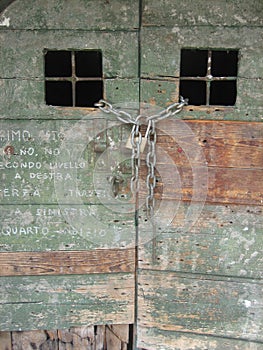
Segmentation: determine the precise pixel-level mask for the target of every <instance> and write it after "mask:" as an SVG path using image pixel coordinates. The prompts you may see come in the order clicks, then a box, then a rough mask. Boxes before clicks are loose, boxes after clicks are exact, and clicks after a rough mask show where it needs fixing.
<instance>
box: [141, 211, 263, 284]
mask: <svg viewBox="0 0 263 350" xmlns="http://www.w3.org/2000/svg"><path fill="white" fill-rule="evenodd" d="M185 209H186V208H185ZM176 214H177V215H176ZM184 220H185V212H184V211H183V212H181V210H178V212H177V213H175V219H174V222H173V224H172V225H171V226H170V228H169V229H166V230H163V232H160V233H158V231H157V234H156V236H155V237H153V238H152V239H151V240H149V241H148V242H147V243H145V244H142V245H140V246H139V267H140V268H143V269H154V270H167V271H179V272H183V273H195V274H207V275H217V276H239V277H243V278H255V279H256V278H257V279H260V278H262V271H263V258H262V251H263V242H262V227H263V216H262V208H260V207H258V208H257V207H242V206H237V205H232V206H208V205H206V206H205V207H204V208H203V210H202V213H201V214H200V217H199V219H198V220H197V221H196V223H195V225H193V226H192V227H191V228H190V229H188V230H187V229H186V225H185V227H184ZM145 236H146V234H145V233H143V232H141V233H140V237H141V240H143V238H144V237H145Z"/></svg>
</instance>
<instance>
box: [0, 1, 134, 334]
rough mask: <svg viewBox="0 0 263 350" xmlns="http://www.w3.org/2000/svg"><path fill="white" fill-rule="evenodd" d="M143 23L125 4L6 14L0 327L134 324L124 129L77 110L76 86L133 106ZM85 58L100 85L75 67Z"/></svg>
mask: <svg viewBox="0 0 263 350" xmlns="http://www.w3.org/2000/svg"><path fill="white" fill-rule="evenodd" d="M1 5H2V7H4V5H7V4H6V2H1ZM138 18H139V16H138V4H137V2H132V3H131V2H129V1H122V2H121V4H120V3H119V1H114V2H112V1H111V2H110V3H108V2H107V1H99V2H98V1H78V0H77V1H72V2H71V1H48V2H47V1H14V2H12V3H11V4H10V5H9V6H8V7H6V9H5V10H4V11H3V12H2V13H1V27H0V36H1V63H0V71H1V73H0V76H1V97H0V99H1V103H0V105H1V107H0V109H1V112H0V115H1V121H0V123H1V131H0V132H1V135H0V138H1V146H0V148H1V189H0V196H1V231H0V232H1V233H0V249H1V258H0V259H1V326H0V328H1V330H19V329H23V330H32V329H61V328H69V327H71V326H74V325H75V326H79V325H87V324H105V323H111V324H112V323H113V324H114V323H116V324H129V323H133V322H134V266H135V259H134V257H135V249H134V241H135V235H134V222H133V214H132V213H131V212H130V211H129V210H128V209H129V208H128V209H127V210H126V208H125V206H126V202H125V197H126V192H125V186H123V193H122V192H120V193H119V194H118V196H119V197H118V199H116V200H115V198H114V193H113V192H112V191H111V179H110V177H112V176H113V175H114V174H115V173H116V174H117V173H120V172H122V171H123V172H124V173H125V174H126V175H125V174H124V180H125V179H126V178H127V177H128V176H129V172H130V169H129V167H128V168H127V167H126V168H127V169H126V171H124V170H122V169H124V168H125V160H124V163H123V162H122V159H121V160H120V159H119V158H120V154H119V152H116V150H118V145H119V144H120V143H121V142H122V139H123V138H125V139H126V138H127V136H126V135H128V134H129V126H128V127H127V126H123V125H121V123H120V122H117V120H116V118H115V117H112V116H106V117H105V115H103V114H102V113H101V112H100V111H99V110H98V108H90V106H84V107H83V106H82V105H81V104H82V103H83V101H84V102H85V101H86V99H87V100H89V98H90V95H92V94H93V90H92V89H93V86H92V87H91V88H88V92H87V94H86V97H85V96H83V91H82V92H81V84H83V83H84V84H93V83H94V82H95V85H94V89H95V88H96V83H98V82H99V84H103V96H104V97H105V98H106V99H108V100H110V101H114V103H118V102H123V101H125V102H129V101H132V102H136V101H138V98H139V97H138V96H139V81H138V38H137V36H138ZM49 52H51V56H52V55H53V56H56V57H55V58H54V57H53V61H52V60H51V61H52V62H51V63H50V62H49V63H48V62H47V59H46V57H47V55H49V57H50V54H49ZM90 52H93V53H94V52H95V53H96V52H100V55H101V56H102V77H98V71H99V70H100V68H98V67H97V66H96V65H95V67H93V66H92V63H89V64H90V65H91V66H87V65H85V64H84V65H83V64H82V65H81V54H83V53H84V55H85V54H89V53H90ZM79 53H80V54H79ZM68 57H70V59H68ZM51 58H52V57H51ZM56 60H61V61H56ZM47 64H50V66H49V67H48V68H47ZM54 69H56V71H55V72H54ZM52 70H53V72H52ZM63 70H64V72H63ZM81 70H82V71H84V72H85V71H89V72H90V75H89V77H88V78H83V74H84V73H83V72H82V71H81ZM68 71H70V73H69V74H68ZM50 72H51V73H50ZM73 73H74V74H75V76H76V77H75V78H74V79H75V81H73V80H74V79H73V80H72V77H71V76H73ZM63 75H64V77H63ZM53 77H57V78H55V79H54V78H53ZM84 77H86V75H84ZM83 79H84V80H83ZM85 79H86V80H85ZM54 83H55V84H57V83H58V85H55V87H54V88H53V86H54ZM73 83H74V84H75V86H73V85H74V84H73ZM48 84H51V85H50V86H51V90H50V91H47V90H45V89H47V87H48V88H50V86H48ZM52 84H53V85H52ZM61 84H62V85H61ZM63 84H64V85H63ZM71 84H73V85H72V86H71ZM69 86H70V87H69ZM68 87H69V89H75V90H76V91H75V92H70V93H68V92H67V89H68ZM64 88H65V89H64ZM52 89H53V90H52ZM60 89H62V90H61V91H62V92H61V91H60ZM63 89H64V90H63ZM59 91H60V92H59ZM48 94H49V95H50V96H49V99H48V101H47V96H48ZM52 94H53V95H52ZM72 94H73V97H72ZM74 94H75V96H74ZM54 95H55V96H57V95H58V96H60V99H61V101H54ZM81 99H82V102H81ZM72 101H73V102H72ZM74 101H75V102H74ZM78 101H79V102H78ZM107 149H111V151H112V152H111V154H112V157H113V158H114V159H113V161H112V162H113V163H111V164H109V163H107V154H106V153H105V152H106V150H107ZM115 154H116V157H115ZM120 161H121V163H120ZM119 163H120V164H119ZM122 163H123V164H122ZM110 165H111V166H112V167H114V169H111V168H109V166H110ZM118 166H119V167H120V168H121V169H119V168H118ZM97 176H100V178H101V177H102V176H104V180H105V183H103V182H102V183H100V182H98V181H97ZM95 179H96V181H95ZM126 180H127V179H126ZM126 180H125V181H126ZM123 198H124V199H123ZM105 201H106V202H107V204H106V203H105ZM116 202H117V204H116ZM120 209H121V210H122V211H121V210H120Z"/></svg>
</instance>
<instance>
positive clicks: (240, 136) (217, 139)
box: [141, 119, 263, 205]
mask: <svg viewBox="0 0 263 350" xmlns="http://www.w3.org/2000/svg"><path fill="white" fill-rule="evenodd" d="M246 125H247V128H246ZM262 125H263V124H262V123H250V124H247V123H241V122H215V121H206V122H202V121H191V122H185V121H180V120H177V121H176V120H172V119H170V120H165V121H162V122H160V123H159V124H158V126H157V127H158V128H159V129H160V130H161V135H164V134H166V135H167V136H164V137H163V136H160V137H158V136H157V145H158V147H157V165H156V169H157V171H159V173H160V175H159V177H158V184H157V186H156V198H158V199H161V198H162V199H164V200H166V199H170V200H171V199H174V200H177V201H179V200H193V201H199V200H200V198H194V197H193V193H194V191H196V190H197V189H196V186H199V187H200V189H201V188H203V192H204V191H206V188H207V197H206V201H207V202H213V203H237V204H238V203H239V204H254V205H262V203H263V193H262V187H263V186H262V185H263V180H262V178H263V177H262V171H263V169H262V164H263V152H262V151H263V144H262V141H263V129H262ZM188 127H190V128H188ZM159 141H160V143H159ZM159 146H160V147H159ZM214 146H215V147H214ZM254 149H256V151H255V152H254ZM193 150H195V151H194V152H193ZM236 154H239V155H237V156H236ZM164 155H165V156H164ZM250 155H251V156H250ZM255 158H256V159H255ZM232 159H233V161H232ZM234 159H235V160H234ZM146 173H147V167H146V166H144V167H142V169H141V178H145V177H146ZM171 174H173V175H171ZM178 177H179V180H180V181H179V180H178ZM163 179H165V180H163ZM197 182H198V185H196V183H197ZM200 189H199V190H200ZM145 190H146V189H144V191H145Z"/></svg>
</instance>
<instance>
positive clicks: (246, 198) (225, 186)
mask: <svg viewBox="0 0 263 350" xmlns="http://www.w3.org/2000/svg"><path fill="white" fill-rule="evenodd" d="M157 166H158V165H157ZM159 166H160V165H159ZM163 166H165V165H163ZM207 170H208V183H207V185H208V188H207V196H206V202H207V203H226V204H233V203H234V204H242V205H262V203H263V193H262V183H263V177H262V175H263V169H262V170H261V169H260V170H258V169H251V170H250V169H235V168H211V167H208V169H207ZM178 171H179V174H180V180H181V186H179V185H178V183H176V177H173V176H171V179H170V181H169V182H168V181H166V183H165V184H163V183H162V181H161V180H158V185H157V186H156V191H155V193H156V199H159V200H177V201H180V200H183V201H190V200H192V197H193V189H194V186H193V182H192V178H191V177H192V174H193V170H192V168H190V167H180V168H179V167H178ZM146 174H147V171H146V169H145V170H144V169H143V170H142V175H141V176H142V178H144V177H145V176H146ZM175 184H176V186H175ZM163 186H165V189H166V191H165V194H162V187H163ZM144 193H145V192H144ZM142 195H143V192H142ZM197 200H200V199H197Z"/></svg>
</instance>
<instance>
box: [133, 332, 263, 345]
mask: <svg viewBox="0 0 263 350" xmlns="http://www.w3.org/2000/svg"><path fill="white" fill-rule="evenodd" d="M262 346H263V345H262V343H258V342H253V341H247V340H240V339H230V338H229V339H227V338H222V337H214V336H206V335H199V334H192V333H188V332H187V333H180V332H174V331H169V330H161V329H158V328H154V327H151V328H147V327H143V326H141V327H140V328H139V330H138V348H140V349H141V348H143V349H151V350H163V349H165V350H190V349H195V350H204V349H209V350H222V349H225V350H248V349H250V350H260V349H262Z"/></svg>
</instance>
